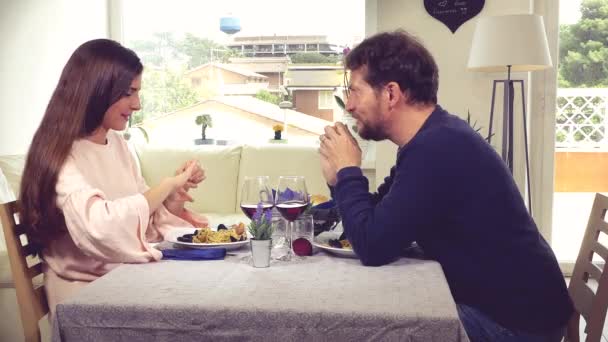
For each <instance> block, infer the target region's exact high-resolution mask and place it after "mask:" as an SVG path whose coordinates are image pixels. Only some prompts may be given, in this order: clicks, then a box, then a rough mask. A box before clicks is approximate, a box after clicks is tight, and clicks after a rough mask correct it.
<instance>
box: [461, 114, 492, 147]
mask: <svg viewBox="0 0 608 342" xmlns="http://www.w3.org/2000/svg"><path fill="white" fill-rule="evenodd" d="M467 123H468V124H469V126H471V128H472V129H473V130H474V131H475V132H477V133H479V134H480V135H481V129H482V128H483V127H482V126H479V127H477V120H475V121H474V122H473V124H471V112H470V111H468V110H467ZM493 136H494V133H492V134H488V136H487V137H485V138H484V139H485V140H486V141H487V142H490V140H491V139H492V137H493Z"/></svg>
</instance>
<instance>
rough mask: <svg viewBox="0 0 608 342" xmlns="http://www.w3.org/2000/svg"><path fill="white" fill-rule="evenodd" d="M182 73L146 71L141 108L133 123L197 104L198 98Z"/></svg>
mask: <svg viewBox="0 0 608 342" xmlns="http://www.w3.org/2000/svg"><path fill="white" fill-rule="evenodd" d="M182 74H183V72H180V71H172V70H169V69H151V68H150V69H146V70H145V71H144V74H143V80H142V83H143V87H142V89H141V107H142V110H141V111H140V113H139V115H138V116H137V117H135V118H134V119H135V123H139V122H141V121H143V120H145V119H149V118H152V117H156V116H160V115H162V114H166V113H169V112H173V111H175V110H178V109H180V108H184V107H187V106H190V105H193V104H195V103H197V102H198V96H197V94H196V92H195V91H194V90H193V89H192V87H191V86H190V84H189V83H187V82H186V81H185V80H184V78H183V77H182Z"/></svg>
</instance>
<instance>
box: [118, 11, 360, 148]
mask: <svg viewBox="0 0 608 342" xmlns="http://www.w3.org/2000/svg"><path fill="white" fill-rule="evenodd" d="M115 1H117V2H118V3H119V4H120V6H119V8H120V10H119V13H120V14H119V15H120V18H119V20H112V21H111V22H113V23H118V24H120V25H122V26H121V27H120V31H121V33H120V35H121V37H122V43H123V44H124V45H125V46H127V47H129V48H131V49H133V50H134V51H135V52H136V53H137V54H138V55H139V56H140V58H141V59H142V62H143V63H144V74H143V82H142V90H141V98H142V110H141V111H139V112H138V113H136V114H135V115H134V119H135V120H134V124H137V125H141V126H142V127H144V128H145V129H146V131H147V132H148V135H149V137H150V140H151V141H153V142H154V143H163V142H166V143H170V144H172V145H192V144H194V141H195V139H200V138H201V127H200V126H197V125H196V123H195V122H196V120H195V119H196V117H197V116H198V115H201V114H210V115H211V117H212V121H213V126H212V127H209V128H208V129H207V130H206V135H207V137H208V138H210V139H216V140H228V141H231V142H235V143H244V142H249V143H260V142H267V141H268V140H269V139H270V138H272V137H273V130H272V126H273V125H275V124H277V123H282V124H285V123H287V129H286V131H285V132H284V136H285V137H286V138H288V141H289V143H292V142H293V143H294V144H317V143H318V136H319V134H322V133H323V127H324V126H325V125H326V124H327V121H326V120H323V119H321V118H319V117H318V113H317V110H318V109H320V108H324V109H331V108H333V107H334V104H333V101H334V99H333V95H332V91H330V90H328V91H322V93H323V94H322V95H319V98H318V99H319V106H314V105H311V106H303V107H301V108H292V109H291V110H289V109H287V110H285V109H282V108H279V106H278V103H279V102H281V101H283V100H285V99H287V100H291V99H290V98H289V96H287V98H285V97H286V95H284V93H283V92H281V91H279V90H280V89H282V88H285V89H286V88H287V87H288V84H289V83H288V82H289V81H290V80H289V78H290V76H289V69H290V67H291V66H292V65H295V62H293V61H292V60H291V57H292V56H296V55H300V56H298V57H297V58H296V59H297V61H298V64H297V65H306V64H308V65H317V66H318V65H319V64H322V65H327V66H330V67H341V60H342V56H341V51H342V49H343V48H344V47H352V46H353V45H355V44H356V43H358V42H359V41H360V40H361V39H362V37H363V36H364V30H365V27H364V23H365V18H364V11H365V2H364V0H356V1H350V0H336V1H331V2H327V1H322V0H311V1H312V3H311V2H310V1H308V2H306V3H305V4H304V3H300V2H297V1H287V2H286V1H284V0H269V1H267V2H265V5H264V6H259V3H256V2H253V1H247V0H233V1H227V2H220V3H214V4H213V6H211V5H210V4H209V3H208V2H205V1H197V0H180V1H178V2H166V1H160V0H155V1H154V0H128V1H127V0H115ZM286 6H287V7H286ZM318 8H323V9H324V10H323V11H318ZM286 9H287V12H286ZM289 13H298V14H299V15H295V16H294V15H289ZM307 13H308V14H310V15H306V14H307ZM336 13H339V15H337V14H336ZM300 14H301V15H300ZM313 16H314V17H315V18H316V19H315V25H314V26H311V25H310V20H309V19H307V18H310V17H313ZM344 17H348V18H349V20H347V21H344V22H343V23H342V24H341V25H339V26H338V28H336V26H335V21H336V19H339V18H344ZM222 18H223V19H229V20H222V22H223V23H229V24H230V25H229V26H230V27H227V26H224V27H223V29H224V31H222V27H221V26H220V19H222ZM235 23H236V24H235ZM225 25H226V24H225ZM115 29H116V28H115V27H113V28H112V32H116V30H115ZM239 29H240V31H239ZM320 46H323V47H327V46H337V47H339V48H338V49H336V50H332V51H327V49H326V48H325V50H324V51H319V47H320ZM306 47H310V48H314V52H311V53H310V54H316V55H317V56H316V57H314V58H305V57H302V56H301V55H305V54H307V53H308V52H307V51H306V50H307V49H306ZM336 51H339V53H337V54H336ZM319 55H320V56H319ZM330 56H331V57H332V58H327V57H330ZM319 61H321V63H319ZM316 73H317V74H319V72H318V71H317V72H316ZM305 77H306V76H305V75H304V79H303V80H302V82H305ZM318 79H319V80H320V81H319V82H321V81H324V80H323V79H321V78H318ZM277 82H279V84H277ZM324 82H325V81H324ZM313 83H314V82H313ZM340 85H341V84H336V85H332V86H331V87H335V86H340ZM303 87H309V88H316V89H319V88H321V89H330V88H329V87H328V86H327V85H325V84H305V83H303ZM313 96H314V95H313ZM311 100H312V101H310V102H311V104H312V103H314V97H311ZM317 107H318V108H317ZM333 115H334V114H333V113H332V114H331V116H332V117H333ZM340 119H341V115H340V117H338V118H337V117H333V121H336V120H340ZM330 122H331V121H330Z"/></svg>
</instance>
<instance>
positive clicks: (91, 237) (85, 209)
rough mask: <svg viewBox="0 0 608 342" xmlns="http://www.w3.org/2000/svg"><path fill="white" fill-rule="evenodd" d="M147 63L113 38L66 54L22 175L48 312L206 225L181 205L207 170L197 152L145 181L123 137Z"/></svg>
mask: <svg viewBox="0 0 608 342" xmlns="http://www.w3.org/2000/svg"><path fill="white" fill-rule="evenodd" d="M142 70H143V66H142V64H141V62H140V60H139V58H138V57H137V55H136V54H135V53H134V52H133V51H131V50H129V49H126V48H124V47H123V46H121V45H120V44H119V43H117V42H114V41H111V40H107V39H98V40H92V41H89V42H86V43H84V44H83V45H81V46H80V47H78V49H76V51H75V52H74V53H73V55H72V56H71V57H70V59H69V60H68V62H67V64H66V66H65V67H64V69H63V72H62V74H61V77H60V79H59V84H58V85H57V87H56V89H55V91H54V93H53V95H52V97H51V100H50V102H49V104H48V107H47V109H46V112H45V114H44V117H43V118H42V122H41V123H40V127H39V128H38V130H37V131H36V133H35V135H34V138H33V141H32V144H31V146H30V150H29V153H28V156H27V161H26V165H25V169H24V172H23V178H22V183H21V194H20V200H21V203H22V209H23V215H22V222H23V223H25V225H26V226H27V227H29V229H30V234H31V237H32V239H33V240H34V241H33V242H34V243H37V244H39V245H41V246H42V247H43V251H42V258H43V259H44V276H45V277H44V278H45V287H46V291H47V297H48V301H49V306H50V308H51V312H54V309H55V305H56V304H57V303H58V302H60V301H62V300H63V299H65V298H66V297H68V296H69V295H70V294H71V293H72V292H73V291H75V290H76V289H78V288H80V287H81V286H84V285H85V284H87V283H88V282H91V281H93V280H95V279H97V278H98V277H100V276H102V275H103V274H105V273H107V272H108V271H110V270H111V269H112V268H114V267H116V266H117V265H118V264H119V263H144V262H149V261H156V260H159V259H161V257H162V254H161V252H160V251H158V250H156V249H154V248H153V247H152V246H151V245H150V244H149V243H148V242H151V241H159V240H162V237H163V235H164V234H165V233H166V232H167V231H168V230H169V229H171V228H172V227H176V226H182V227H183V226H205V225H206V220H205V219H204V218H202V217H199V216H197V215H195V214H193V213H191V212H189V211H187V210H185V209H184V202H185V201H191V200H192V199H191V198H190V196H189V195H188V194H187V191H188V189H190V188H193V187H196V185H197V184H198V183H200V182H201V181H202V180H203V179H204V178H205V175H204V171H203V170H202V169H201V168H200V167H199V166H198V164H197V163H196V162H194V161H189V162H186V163H185V164H184V165H182V167H180V168H179V169H178V171H177V172H176V175H175V176H173V177H167V178H165V179H164V180H162V181H161V182H160V184H158V185H157V186H155V187H153V188H148V187H147V186H146V184H145V182H144V180H143V178H142V177H141V175H140V174H139V172H138V169H137V166H136V164H135V161H134V159H133V157H132V154H131V153H130V152H129V150H128V148H127V145H126V143H125V141H124V139H123V138H122V136H121V135H120V134H119V133H117V132H116V131H120V130H124V129H125V128H126V125H127V123H128V121H129V117H130V115H132V113H133V112H134V111H136V110H139V109H140V100H139V90H140V88H141V75H142Z"/></svg>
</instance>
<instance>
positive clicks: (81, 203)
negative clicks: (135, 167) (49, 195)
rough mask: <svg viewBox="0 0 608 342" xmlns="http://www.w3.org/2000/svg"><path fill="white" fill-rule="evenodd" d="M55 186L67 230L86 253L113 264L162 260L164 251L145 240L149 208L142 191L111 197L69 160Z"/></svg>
mask: <svg viewBox="0 0 608 342" xmlns="http://www.w3.org/2000/svg"><path fill="white" fill-rule="evenodd" d="M56 189H57V205H58V207H59V208H60V209H61V210H62V211H63V214H64V216H65V221H66V226H67V229H68V232H69V234H70V236H71V237H72V240H73V241H74V243H75V244H76V246H78V248H80V249H81V250H82V251H83V252H84V253H85V254H87V255H90V256H93V257H95V258H98V259H100V260H103V261H105V262H110V263H120V262H132V263H138V262H148V261H152V260H160V259H161V257H162V253H161V252H160V251H158V250H156V249H154V248H153V247H152V246H151V245H149V244H148V243H147V242H146V241H147V240H146V234H147V228H148V224H149V222H150V209H149V207H148V202H147V201H146V199H145V197H144V196H143V195H142V194H141V193H138V194H135V195H131V196H127V197H123V198H119V199H116V200H108V199H107V197H106V195H105V194H104V193H103V191H101V190H99V189H96V188H93V187H92V186H91V185H90V184H89V183H88V182H87V181H86V179H85V178H84V176H83V175H82V173H81V172H80V171H79V169H78V167H77V166H76V165H75V163H74V162H73V161H71V160H70V159H68V160H67V161H66V163H65V165H64V167H63V168H62V170H61V172H60V175H59V177H58V181H57V187H56Z"/></svg>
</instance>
